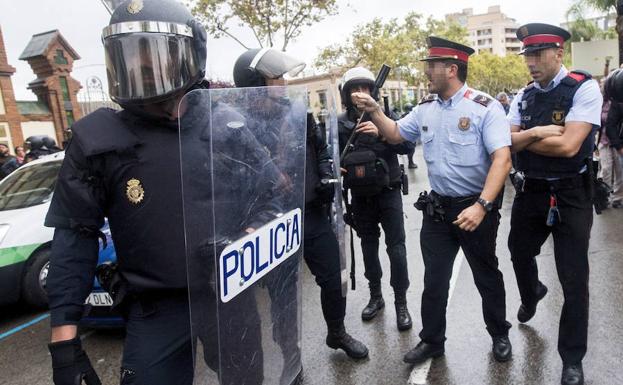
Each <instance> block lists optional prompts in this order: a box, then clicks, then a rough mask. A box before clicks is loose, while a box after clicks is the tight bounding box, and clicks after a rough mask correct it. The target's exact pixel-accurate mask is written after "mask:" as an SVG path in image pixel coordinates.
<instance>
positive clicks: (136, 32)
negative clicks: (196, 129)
mask: <svg viewBox="0 0 623 385" xmlns="http://www.w3.org/2000/svg"><path fill="white" fill-rule="evenodd" d="M102 40H103V43H104V50H105V52H106V72H107V75H108V87H109V90H110V97H111V98H112V99H113V100H114V101H115V102H117V103H119V104H120V105H122V106H126V105H144V104H152V103H158V102H161V101H164V100H167V99H170V98H171V97H172V96H175V95H177V94H178V93H179V92H181V91H185V90H187V89H189V88H190V87H192V86H193V85H194V84H196V83H198V82H199V81H201V80H202V79H203V77H204V74H205V65H206V56H207V52H206V32H205V29H204V28H203V26H201V24H199V22H197V21H196V20H195V19H194V18H193V16H192V15H191V13H190V12H189V11H188V9H187V8H186V7H185V6H184V5H182V4H181V3H180V2H178V1H176V0H126V1H123V2H122V3H121V4H120V5H119V6H118V7H117V8H116V9H115V11H114V12H113V14H112V16H111V17H110V23H109V25H108V26H107V27H105V28H104V30H103V31H102Z"/></svg>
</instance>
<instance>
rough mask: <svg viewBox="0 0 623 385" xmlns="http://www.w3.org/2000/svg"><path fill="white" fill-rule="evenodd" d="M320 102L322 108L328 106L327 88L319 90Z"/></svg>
mask: <svg viewBox="0 0 623 385" xmlns="http://www.w3.org/2000/svg"><path fill="white" fill-rule="evenodd" d="M318 102H319V103H320V108H327V90H320V91H318Z"/></svg>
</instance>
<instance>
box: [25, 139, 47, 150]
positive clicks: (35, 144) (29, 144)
mask: <svg viewBox="0 0 623 385" xmlns="http://www.w3.org/2000/svg"><path fill="white" fill-rule="evenodd" d="M45 137H46V135H33V136H29V137H28V138H26V140H25V141H24V147H26V150H28V151H38V150H40V149H41V148H42V147H44V146H45V143H44V138H45Z"/></svg>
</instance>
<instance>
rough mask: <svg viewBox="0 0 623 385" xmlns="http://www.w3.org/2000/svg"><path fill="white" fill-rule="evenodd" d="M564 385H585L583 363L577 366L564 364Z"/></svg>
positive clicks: (562, 381)
mask: <svg viewBox="0 0 623 385" xmlns="http://www.w3.org/2000/svg"><path fill="white" fill-rule="evenodd" d="M560 383H561V384H562V385H583V384H584V371H583V370H582V363H579V364H576V365H567V364H565V363H563V364H562V378H561V379H560Z"/></svg>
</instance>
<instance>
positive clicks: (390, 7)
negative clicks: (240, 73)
mask: <svg viewBox="0 0 623 385" xmlns="http://www.w3.org/2000/svg"><path fill="white" fill-rule="evenodd" d="M9 2H10V4H11V5H10V7H9V6H8V3H9ZM3 3H4V6H3V7H2V11H1V12H0V26H1V27H2V33H3V35H4V42H5V46H6V49H7V54H8V58H9V64H11V65H12V66H14V67H15V68H16V69H17V72H16V73H15V74H14V75H13V77H12V79H13V87H14V89H15V94H16V97H17V99H18V100H34V99H36V97H35V95H34V94H33V93H32V92H31V91H29V90H27V89H26V87H27V84H28V83H29V82H30V81H32V80H34V78H35V76H34V74H33V72H32V70H31V69H30V66H29V65H28V64H27V63H26V62H24V61H20V60H18V57H19V56H20V54H21V53H22V51H23V50H24V48H25V47H26V45H27V44H28V41H29V40H30V38H31V36H32V35H33V34H37V33H40V32H44V31H49V30H52V29H58V30H59V31H60V32H61V33H62V35H63V36H64V37H65V39H66V40H67V41H68V42H69V44H71V45H72V47H73V48H74V49H75V50H76V52H78V54H79V55H80V56H81V60H79V61H77V62H75V64H74V71H73V73H72V76H73V77H74V78H75V79H77V80H78V81H80V82H81V83H82V84H83V86H84V85H85V84H86V79H87V78H88V77H89V76H91V75H95V76H98V77H100V78H101V79H102V81H104V82H105V80H106V79H105V78H106V72H105V69H104V66H103V63H104V53H103V49H102V44H101V40H100V34H101V30H102V28H103V27H104V26H105V25H106V24H107V23H108V18H109V15H108V12H107V11H106V10H105V8H104V7H103V5H102V4H101V2H100V0H58V1H53V0H3ZM338 3H340V4H341V6H340V13H339V14H338V15H337V16H333V17H331V18H327V19H325V20H324V21H323V22H321V23H319V24H316V25H314V26H312V27H309V28H307V29H305V30H304V32H303V34H302V35H301V36H300V37H299V39H298V40H296V41H294V42H292V43H290V45H289V47H288V51H289V53H290V54H291V55H293V56H295V57H299V58H301V59H303V60H305V61H307V62H308V63H310V62H312V61H313V59H314V57H315V56H316V54H317V53H318V51H319V50H320V49H321V48H323V47H325V46H327V45H329V44H332V43H338V42H340V41H343V40H344V39H345V38H347V36H348V33H349V32H351V31H352V30H353V29H354V27H355V26H356V25H358V24H363V23H366V22H368V21H370V20H372V19H373V18H374V17H382V18H384V19H389V18H393V17H397V18H401V17H402V16H404V15H405V14H406V13H407V12H410V11H417V12H419V13H422V14H424V15H425V16H428V15H432V16H433V17H435V18H438V19H442V18H443V16H444V15H445V14H447V13H452V12H459V11H461V10H462V9H463V8H473V9H474V13H475V14H479V13H485V12H486V11H487V7H488V6H491V5H497V4H499V5H501V7H502V12H503V13H505V14H506V15H507V16H509V17H512V18H514V19H516V20H517V22H519V23H520V24H523V23H529V22H546V23H550V24H559V23H561V22H564V21H565V16H564V14H565V11H566V9H567V8H568V7H569V4H570V3H571V0H559V1H543V0H487V1H484V0H441V1H424V0H350V1H348V0H338ZM243 35H244V34H243ZM243 40H244V41H245V43H246V44H248V45H253V39H252V37H251V35H250V33H247V34H246V36H243ZM243 51H244V49H243V48H242V47H241V46H240V45H239V44H238V43H236V42H235V41H233V40H231V39H228V38H222V39H218V40H217V39H210V40H209V41H208V66H207V77H208V78H219V79H224V80H230V79H231V78H232V76H231V68H232V67H233V63H234V61H235V60H236V58H237V57H238V55H240V54H241V53H242V52H243Z"/></svg>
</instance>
